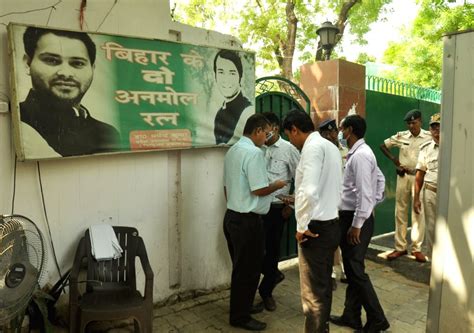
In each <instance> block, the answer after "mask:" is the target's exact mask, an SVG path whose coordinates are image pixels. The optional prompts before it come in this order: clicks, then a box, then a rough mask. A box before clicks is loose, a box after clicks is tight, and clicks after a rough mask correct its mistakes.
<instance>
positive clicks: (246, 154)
mask: <svg viewBox="0 0 474 333" xmlns="http://www.w3.org/2000/svg"><path fill="white" fill-rule="evenodd" d="M270 132H271V127H270V123H269V122H268V120H267V118H265V116H263V115H262V114H260V113H258V114H254V115H252V116H250V117H249V119H247V122H246V124H245V127H244V135H243V136H242V137H241V138H240V139H239V141H237V143H236V144H235V145H233V146H232V147H231V148H230V149H229V150H228V151H227V153H226V155H225V158H224V195H225V198H226V201H227V210H226V212H225V216H224V235H225V238H226V240H227V247H228V249H229V254H230V257H231V260H232V278H231V285H230V314H229V323H230V325H232V326H236V327H240V328H243V329H245V330H249V331H261V330H264V329H265V327H266V326H267V325H266V324H265V323H263V322H261V321H258V320H256V319H254V318H252V317H251V314H253V313H257V312H259V311H262V310H263V308H256V307H252V303H253V300H254V297H255V292H256V291H257V287H258V282H259V279H260V273H261V270H262V262H263V256H264V229H263V221H262V217H261V216H262V215H265V214H267V213H268V211H269V210H270V205H271V202H272V197H271V196H270V194H272V193H273V192H275V191H277V190H279V189H281V188H283V187H285V186H286V184H287V182H286V181H285V180H275V181H274V182H272V183H269V181H268V176H267V170H266V167H265V156H264V154H263V151H262V150H261V149H260V148H261V147H262V146H263V145H264V144H265V141H266V140H267V139H268V137H269V133H270Z"/></svg>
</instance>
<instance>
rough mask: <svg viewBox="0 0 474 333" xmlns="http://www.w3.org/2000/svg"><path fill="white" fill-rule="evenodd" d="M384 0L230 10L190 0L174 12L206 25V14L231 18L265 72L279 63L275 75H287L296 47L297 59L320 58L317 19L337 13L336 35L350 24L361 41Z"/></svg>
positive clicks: (279, 3) (217, 2)
mask: <svg viewBox="0 0 474 333" xmlns="http://www.w3.org/2000/svg"><path fill="white" fill-rule="evenodd" d="M389 2H391V0H326V1H323V0H251V1H247V2H246V4H244V5H243V6H242V7H241V8H240V10H232V9H231V10H229V7H232V4H229V3H227V2H226V0H213V1H209V0H208V1H206V0H191V1H190V3H189V5H184V6H181V7H179V6H178V7H177V8H176V11H175V17H176V18H177V19H178V20H179V21H181V22H183V23H187V24H192V25H197V26H201V27H205V28H212V24H210V23H205V21H206V20H207V21H213V22H217V21H218V20H221V22H229V21H232V22H234V23H236V27H238V29H237V30H236V31H235V33H236V35H237V36H238V37H239V38H240V39H241V40H242V42H244V45H246V46H247V47H251V48H254V49H256V50H257V65H260V66H263V68H264V69H265V70H266V71H268V72H269V71H274V70H276V69H279V72H280V73H279V74H280V75H282V76H283V77H285V78H287V79H289V80H292V79H293V73H294V72H293V71H294V69H293V62H294V56H295V51H298V53H299V54H301V56H300V60H302V61H310V60H313V59H315V58H316V59H317V60H320V59H321V55H318V53H317V52H316V50H317V49H318V47H317V46H316V45H317V35H316V29H317V25H316V22H318V23H322V22H323V20H324V17H328V15H331V16H333V17H337V23H336V24H337V25H338V27H339V29H340V34H339V36H338V41H340V40H341V38H342V37H343V35H344V32H345V31H346V29H347V28H348V27H349V29H350V31H351V32H352V33H353V34H354V35H355V36H356V37H357V42H358V43H361V44H364V43H366V41H365V40H364V34H365V33H366V32H368V31H369V29H370V28H369V25H370V23H372V22H375V21H376V20H377V19H378V18H379V16H380V14H381V13H382V12H383V7H384V5H385V4H387V3H389ZM234 8H235V7H234ZM221 24H224V23H221ZM215 26H219V24H216V25H215ZM315 54H316V56H315Z"/></svg>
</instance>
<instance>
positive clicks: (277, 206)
mask: <svg viewBox="0 0 474 333" xmlns="http://www.w3.org/2000/svg"><path fill="white" fill-rule="evenodd" d="M263 115H264V116H265V117H266V118H267V119H268V121H269V122H270V124H271V128H272V131H271V135H269V137H268V138H267V141H266V142H265V146H264V151H265V159H266V162H267V174H268V180H269V181H270V182H273V181H276V180H278V179H284V180H288V184H286V186H285V187H283V188H281V189H279V190H278V191H275V192H273V193H272V194H271V196H272V204H271V206H270V211H269V212H268V213H267V214H266V215H264V216H263V223H264V228H265V257H264V260H263V268H262V274H263V279H262V281H261V282H260V286H259V287H258V291H259V294H260V296H261V297H262V301H263V305H264V307H265V309H267V310H268V311H275V309H276V303H275V299H274V298H273V295H272V292H273V289H274V288H275V287H276V285H277V284H278V283H280V282H281V281H282V280H283V279H284V277H285V276H284V275H283V273H282V272H280V271H279V270H278V260H279V259H280V241H281V236H282V233H283V226H284V224H285V222H286V221H287V220H288V219H289V218H290V216H291V214H292V213H293V210H292V208H291V207H290V206H289V205H285V204H284V203H283V202H282V201H281V200H280V199H278V198H277V197H276V196H277V195H280V194H281V195H288V194H289V193H290V187H291V180H292V179H294V177H295V170H296V167H297V166H298V162H299V160H300V153H299V152H298V150H297V149H296V148H295V146H293V145H292V144H291V143H289V142H288V141H286V140H284V139H283V138H282V137H281V136H280V120H279V119H278V117H277V115H276V114H274V113H273V112H264V113H263Z"/></svg>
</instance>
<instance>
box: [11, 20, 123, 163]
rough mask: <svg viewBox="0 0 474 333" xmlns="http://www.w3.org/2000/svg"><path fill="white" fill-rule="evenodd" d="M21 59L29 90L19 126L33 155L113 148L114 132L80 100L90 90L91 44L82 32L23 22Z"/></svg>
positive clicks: (116, 141) (115, 143)
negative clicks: (46, 27) (24, 28)
mask: <svg viewBox="0 0 474 333" xmlns="http://www.w3.org/2000/svg"><path fill="white" fill-rule="evenodd" d="M23 43H24V47H25V56H24V61H25V65H26V68H27V71H28V74H29V75H30V76H31V83H32V89H31V90H30V92H29V93H28V96H27V98H26V99H25V101H23V102H22V103H20V115H21V121H22V124H21V131H22V135H23V136H24V138H25V140H27V142H28V145H27V146H28V147H30V148H31V147H35V149H33V148H31V149H32V152H31V153H29V155H30V156H32V154H39V155H38V157H39V158H41V157H54V156H76V155H85V154H93V153H101V152H107V151H114V150H118V145H119V140H120V136H119V133H118V131H117V130H116V129H115V128H114V127H112V126H110V125H108V124H106V123H103V122H101V121H99V120H97V119H95V118H93V117H92V116H91V114H90V112H89V110H88V109H86V107H85V106H83V105H82V104H81V100H82V98H83V96H84V95H85V94H86V92H87V90H88V89H89V87H90V85H91V83H92V79H93V74H94V63H95V58H96V47H95V44H94V42H93V41H92V39H91V38H90V37H89V35H87V34H86V33H82V32H73V31H61V30H53V29H42V28H35V27H28V28H26V31H25V33H24V35H23Z"/></svg>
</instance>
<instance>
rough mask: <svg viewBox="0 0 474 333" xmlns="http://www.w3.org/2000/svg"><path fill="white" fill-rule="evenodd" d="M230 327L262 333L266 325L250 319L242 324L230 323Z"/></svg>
mask: <svg viewBox="0 0 474 333" xmlns="http://www.w3.org/2000/svg"><path fill="white" fill-rule="evenodd" d="M230 325H231V326H234V327H240V328H243V329H244V330H247V331H263V330H264V329H265V328H266V327H267V324H265V323H264V322H262V321H259V320H256V319H253V318H250V320H249V321H246V322H243V323H230Z"/></svg>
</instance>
